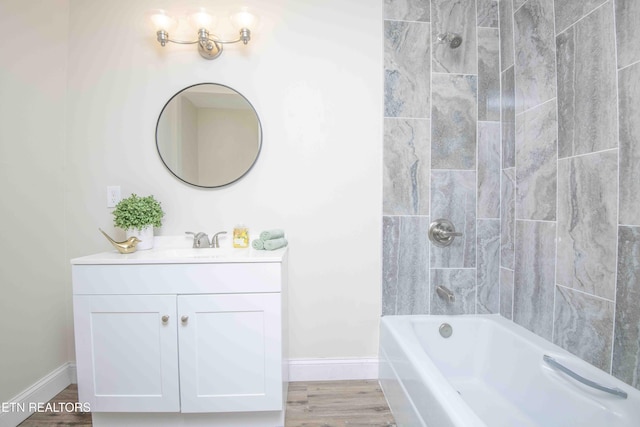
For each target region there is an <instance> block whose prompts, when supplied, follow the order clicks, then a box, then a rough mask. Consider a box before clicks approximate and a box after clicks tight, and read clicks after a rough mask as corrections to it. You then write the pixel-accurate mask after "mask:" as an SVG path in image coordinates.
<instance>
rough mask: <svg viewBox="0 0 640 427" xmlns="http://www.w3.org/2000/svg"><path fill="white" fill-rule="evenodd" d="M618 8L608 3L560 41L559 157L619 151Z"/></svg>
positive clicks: (558, 56) (558, 48) (573, 28)
mask: <svg viewBox="0 0 640 427" xmlns="http://www.w3.org/2000/svg"><path fill="white" fill-rule="evenodd" d="M612 28H613V6H612V5H611V3H606V4H605V5H603V6H602V7H600V8H598V9H596V11H594V12H593V13H591V14H590V15H588V16H587V17H585V18H584V19H582V20H581V21H579V22H578V23H577V24H575V25H573V26H571V27H569V29H567V31H565V32H563V33H561V34H559V35H558V37H556V58H557V67H558V156H559V157H561V158H563V157H568V156H575V155H579V154H586V153H592V152H594V151H602V150H606V149H608V148H615V147H617V146H618V108H617V107H618V100H617V97H616V94H617V90H616V84H617V83H616V79H617V71H616V54H615V49H616V47H615V39H614V34H613V31H612Z"/></svg>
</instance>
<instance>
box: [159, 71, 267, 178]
mask: <svg viewBox="0 0 640 427" xmlns="http://www.w3.org/2000/svg"><path fill="white" fill-rule="evenodd" d="M156 146H157V147H158V153H159V154H160V158H161V159H162V162H163V163H164V165H165V166H166V167H167V169H169V171H171V173H172V174H174V175H175V176H176V177H177V178H178V179H180V180H182V181H184V182H186V183H187V184H191V185H195V186H197V187H206V188H214V187H221V186H224V185H228V184H231V183H232V182H235V181H237V180H238V179H240V178H242V177H243V176H244V175H245V174H246V173H247V172H249V170H250V169H251V167H252V166H253V164H254V163H255V162H256V160H257V159H258V154H260V148H261V146H262V126H261V125H260V119H259V118H258V114H257V113H256V110H255V109H254V108H253V106H252V105H251V103H250V102H249V101H248V100H247V98H245V97H244V96H242V94H240V93H238V92H237V91H235V90H233V89H231V88H230V87H228V86H225V85H221V84H214V83H201V84H196V85H193V86H189V87H187V88H185V89H183V90H181V91H180V92H178V93H176V94H175V95H173V96H172V97H171V99H170V100H169V101H168V102H167V103H166V104H165V106H164V108H163V109H162V112H160V117H159V118H158V124H157V125H156Z"/></svg>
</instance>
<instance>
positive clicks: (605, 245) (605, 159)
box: [556, 150, 618, 300]
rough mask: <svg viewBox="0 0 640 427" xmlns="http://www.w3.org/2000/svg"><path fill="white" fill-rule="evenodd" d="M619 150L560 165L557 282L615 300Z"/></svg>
mask: <svg viewBox="0 0 640 427" xmlns="http://www.w3.org/2000/svg"><path fill="white" fill-rule="evenodd" d="M617 171H618V151H617V150H609V151H604V152H600V153H595V154H589V155H585V156H578V157H572V158H569V159H564V160H560V161H558V255H557V256H558V259H557V270H556V283H557V284H559V285H562V286H565V287H567V288H573V289H577V290H579V291H582V292H587V293H589V294H591V295H596V296H599V297H602V298H608V299H610V300H613V298H614V294H615V286H616V285H615V281H616V276H615V275H616V271H615V266H616V251H617V248H616V235H617V230H618V227H617V225H618V218H617V194H618V180H617V179H615V177H616V174H617Z"/></svg>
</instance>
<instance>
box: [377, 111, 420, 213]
mask: <svg viewBox="0 0 640 427" xmlns="http://www.w3.org/2000/svg"><path fill="white" fill-rule="evenodd" d="M430 140H431V133H430V124H429V120H427V119H385V120H384V157H383V164H384V168H383V172H384V173H383V177H382V191H383V203H382V206H383V214H384V215H429V201H430V200H429V174H430V169H431V158H430V156H431V141H430Z"/></svg>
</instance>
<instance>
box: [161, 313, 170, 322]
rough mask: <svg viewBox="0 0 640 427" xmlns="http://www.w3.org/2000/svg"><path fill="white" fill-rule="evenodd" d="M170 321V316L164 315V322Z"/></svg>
mask: <svg viewBox="0 0 640 427" xmlns="http://www.w3.org/2000/svg"><path fill="white" fill-rule="evenodd" d="M168 321H169V316H167V315H166V314H165V315H164V316H162V323H167V322H168Z"/></svg>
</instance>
